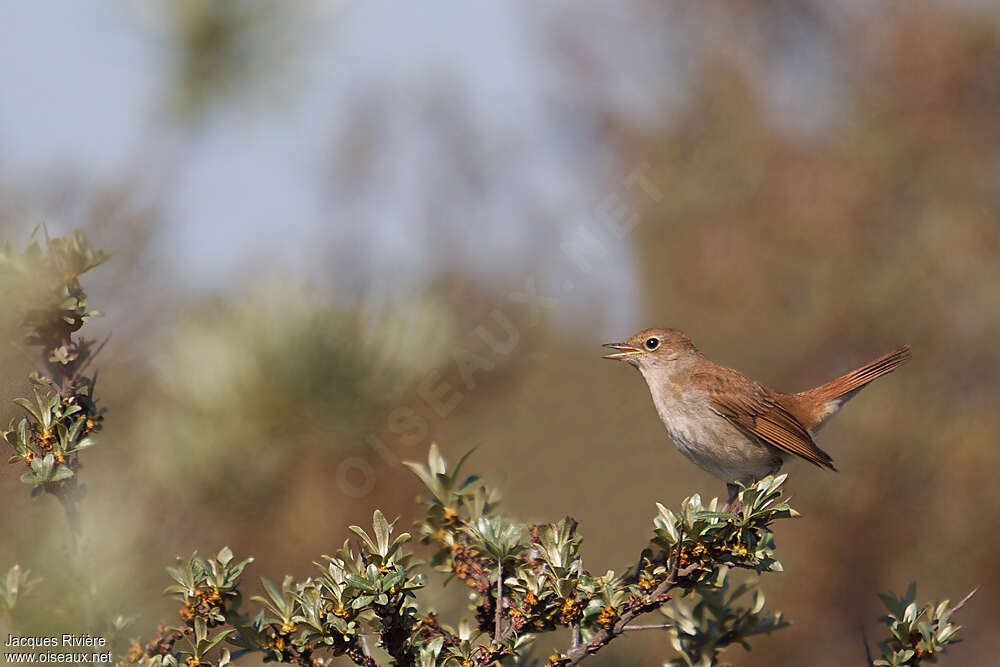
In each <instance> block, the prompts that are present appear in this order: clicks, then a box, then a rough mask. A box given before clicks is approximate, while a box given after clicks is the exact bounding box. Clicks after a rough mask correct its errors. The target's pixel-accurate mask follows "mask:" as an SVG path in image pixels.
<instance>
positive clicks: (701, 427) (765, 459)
mask: <svg viewBox="0 0 1000 667" xmlns="http://www.w3.org/2000/svg"><path fill="white" fill-rule="evenodd" d="M646 381H647V384H648V385H649V390H650V394H651V395H652V397H653V404H654V405H655V406H656V412H657V413H658V414H659V416H660V420H661V421H662V422H663V425H664V426H665V427H666V428H667V433H668V434H669V435H670V438H671V439H672V440H673V441H674V443H675V444H676V445H677V449H678V450H680V452H681V454H683V455H684V456H685V457H687V458H688V459H690V460H691V461H692V462H693V463H694V464H695V465H697V466H698V467H699V468H701V469H702V470H704V471H706V472H708V473H709V474H711V475H714V476H716V477H718V478H720V479H722V480H724V481H726V482H733V481H741V482H747V481H751V480H756V479H760V478H761V477H764V476H765V475H767V474H769V473H772V472H774V471H776V470H777V469H778V468H780V467H781V461H782V458H781V455H780V454H779V453H778V452H777V451H775V450H774V449H773V448H771V447H768V446H767V445H764V444H762V443H760V442H757V441H756V440H754V439H751V438H750V437H748V436H747V435H746V434H745V433H743V432H742V431H740V430H739V429H738V428H736V427H735V426H734V425H733V424H732V423H730V422H729V420H727V419H726V418H725V417H722V416H720V415H719V414H718V413H716V412H715V411H714V410H712V408H711V407H710V405H709V402H708V397H707V396H705V395H704V394H703V393H702V392H699V391H697V390H696V389H693V388H690V387H689V388H687V389H682V388H681V386H680V384H679V383H677V382H673V381H671V380H667V381H665V382H664V381H653V382H651V381H650V378H646Z"/></svg>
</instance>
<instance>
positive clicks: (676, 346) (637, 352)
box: [604, 329, 698, 371]
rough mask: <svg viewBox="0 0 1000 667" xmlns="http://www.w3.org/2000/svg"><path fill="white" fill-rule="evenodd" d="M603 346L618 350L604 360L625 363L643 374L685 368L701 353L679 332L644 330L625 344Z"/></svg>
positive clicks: (686, 336)
mask: <svg viewBox="0 0 1000 667" xmlns="http://www.w3.org/2000/svg"><path fill="white" fill-rule="evenodd" d="M604 347H610V348H612V349H615V350H618V352H614V353H612V354H606V355H604V358H605V359H615V360H617V361H624V362H626V363H629V364H631V365H633V366H635V367H636V368H638V369H639V370H641V371H646V370H650V369H653V368H658V367H662V368H666V369H670V368H673V367H677V366H680V365H684V362H686V361H689V360H691V359H693V358H694V357H695V356H697V354H698V350H697V349H696V348H695V346H694V344H693V343H692V342H691V338H690V337H689V336H688V335H687V334H686V333H684V332H683V331H678V330H677V329H645V330H643V331H640V332H639V333H637V334H635V335H634V336H630V337H629V338H627V339H626V340H625V341H624V342H622V343H605V344H604Z"/></svg>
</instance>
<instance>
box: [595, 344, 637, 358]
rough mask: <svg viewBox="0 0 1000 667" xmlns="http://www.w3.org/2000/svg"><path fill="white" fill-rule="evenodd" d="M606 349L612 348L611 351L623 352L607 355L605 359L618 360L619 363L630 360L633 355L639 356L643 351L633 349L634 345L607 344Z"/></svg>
mask: <svg viewBox="0 0 1000 667" xmlns="http://www.w3.org/2000/svg"><path fill="white" fill-rule="evenodd" d="M604 347H610V348H611V349H614V350H621V352H614V353H612V354H605V355H604V357H603V358H604V359H617V360H618V361H621V360H623V359H629V358H631V357H632V355H634V354H639V353H640V352H642V350H640V349H639V348H637V347H633V346H632V345H625V344H624V343H605V344H604Z"/></svg>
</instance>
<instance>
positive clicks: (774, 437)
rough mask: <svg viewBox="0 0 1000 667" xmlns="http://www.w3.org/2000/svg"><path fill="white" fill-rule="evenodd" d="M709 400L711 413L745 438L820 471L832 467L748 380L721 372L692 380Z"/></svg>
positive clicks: (804, 431) (779, 408)
mask: <svg viewBox="0 0 1000 667" xmlns="http://www.w3.org/2000/svg"><path fill="white" fill-rule="evenodd" d="M691 380H692V382H693V383H694V384H695V386H697V387H699V388H701V389H702V390H704V391H705V392H706V393H707V394H708V397H709V401H710V403H711V406H712V410H713V411H714V412H715V413H716V414H718V415H720V416H722V417H725V418H726V419H728V420H729V421H730V422H731V423H732V424H733V425H734V426H736V427H737V428H739V429H740V430H741V431H743V432H744V433H746V434H747V435H751V436H754V437H756V438H757V439H759V440H762V441H764V442H766V443H767V444H769V445H771V446H773V447H776V448H778V449H780V450H782V451H784V452H787V453H789V454H794V455H796V456H801V457H802V458H804V459H805V460H806V461H809V462H810V463H814V464H816V465H818V466H820V467H824V468H830V469H831V470H836V468H834V467H833V459H831V458H830V456H829V454H827V453H826V452H824V451H823V450H822V449H820V448H819V447H817V446H816V443H815V442H813V439H812V436H810V435H809V431H808V430H807V429H806V428H805V427H804V426H803V425H802V423H801V422H799V420H798V419H796V418H795V416H794V415H792V414H791V413H790V412H788V410H786V409H785V408H784V406H782V405H781V403H780V402H779V401H778V398H777V396H775V395H774V392H772V391H770V390H769V389H767V388H766V387H764V386H762V385H760V384H758V383H757V382H754V381H753V380H751V379H750V378H748V377H746V376H745V375H742V374H741V373H738V372H736V371H730V369H722V368H720V369H719V371H717V372H713V373H696V374H694V375H692V376H691Z"/></svg>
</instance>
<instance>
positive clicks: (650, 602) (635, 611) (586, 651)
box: [561, 532, 698, 665]
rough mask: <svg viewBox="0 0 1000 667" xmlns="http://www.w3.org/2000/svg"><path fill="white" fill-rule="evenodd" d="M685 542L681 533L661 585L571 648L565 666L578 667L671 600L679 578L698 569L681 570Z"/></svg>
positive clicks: (692, 567)
mask: <svg viewBox="0 0 1000 667" xmlns="http://www.w3.org/2000/svg"><path fill="white" fill-rule="evenodd" d="M683 542H684V533H683V532H681V533H680V535H678V537H677V550H676V551H675V552H674V559H673V560H674V562H673V564H672V566H671V568H670V574H669V575H668V576H667V578H666V579H664V580H663V581H662V582H660V585H659V586H657V587H656V589H655V590H653V592H652V593H650V594H649V595H648V596H647V597H646V598H645V599H644V600H643V601H642V602H640V603H638V604H636V605H635V606H634V607H632V608H631V609H628V610H627V611H625V613H623V614H622V615H621V617H620V618H619V619H618V621H616V622H615V624H614V625H613V626H611V627H610V628H606V629H604V630H601V631H600V632H598V633H597V634H595V635H594V637H593V639H591V640H590V641H589V642H587V643H586V644H583V645H581V646H576V647H573V648H570V649H569V650H568V651H567V652H566V658H565V660H564V661H563V662H562V663H561V664H563V665H578V664H580V662H582V661H583V659H584V658H586V657H587V656H589V655H593V654H594V653H597V652H598V651H599V650H601V649H602V648H604V646H605V645H606V644H607V643H608V642H610V641H611V640H612V639H614V638H615V637H617V636H619V635H621V634H622V633H624V632H625V630H626V626H628V624H629V623H631V622H632V621H633V620H635V619H636V618H637V617H639V616H641V615H643V614H645V613H646V612H649V611H653V610H654V609H657V608H659V607H661V606H663V603H665V602H666V601H667V600H668V599H670V595H669V594H670V591H672V590H673V589H674V588H676V587H677V583H678V580H679V579H678V578H679V577H686V576H688V575H689V574H691V573H692V572H694V571H695V570H696V569H697V568H698V565H697V564H691V565H689V566H687V567H685V568H684V569H683V570H681V569H680V563H681V544H682V543H683Z"/></svg>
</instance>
